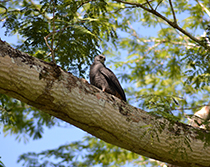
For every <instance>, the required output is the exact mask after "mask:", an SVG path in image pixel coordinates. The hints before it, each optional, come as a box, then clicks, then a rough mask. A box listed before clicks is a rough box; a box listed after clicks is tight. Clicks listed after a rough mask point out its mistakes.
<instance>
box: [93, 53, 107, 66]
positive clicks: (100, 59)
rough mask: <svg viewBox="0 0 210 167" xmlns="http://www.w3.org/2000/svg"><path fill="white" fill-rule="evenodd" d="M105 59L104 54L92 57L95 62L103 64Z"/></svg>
mask: <svg viewBox="0 0 210 167" xmlns="http://www.w3.org/2000/svg"><path fill="white" fill-rule="evenodd" d="M105 60H106V57H105V56H104V55H98V56H96V57H95V59H94V61H95V62H97V61H100V62H101V63H102V64H104V62H105Z"/></svg>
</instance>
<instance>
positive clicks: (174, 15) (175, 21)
mask: <svg viewBox="0 0 210 167" xmlns="http://www.w3.org/2000/svg"><path fill="white" fill-rule="evenodd" d="M169 4H170V6H171V10H172V13H173V17H174V23H175V24H177V20H176V14H175V12H174V8H173V4H172V2H171V0H169Z"/></svg>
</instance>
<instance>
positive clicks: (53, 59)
mask: <svg viewBox="0 0 210 167" xmlns="http://www.w3.org/2000/svg"><path fill="white" fill-rule="evenodd" d="M54 37H55V2H54V3H53V34H52V42H51V53H52V61H53V63H55V54H54V50H53V44H54Z"/></svg>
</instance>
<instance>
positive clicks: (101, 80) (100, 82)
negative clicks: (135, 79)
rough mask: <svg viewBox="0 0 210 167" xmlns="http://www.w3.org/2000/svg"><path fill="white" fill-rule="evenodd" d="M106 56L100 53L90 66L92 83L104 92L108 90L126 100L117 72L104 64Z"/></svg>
mask: <svg viewBox="0 0 210 167" xmlns="http://www.w3.org/2000/svg"><path fill="white" fill-rule="evenodd" d="M105 60H106V57H105V56H104V55H98V56H96V57H95V58H94V62H93V64H92V65H91V66H90V73H89V77H90V83H91V84H92V85H94V86H96V87H97V88H99V89H101V90H102V91H103V92H107V93H109V94H112V95H114V96H116V97H118V98H119V99H121V100H124V101H125V102H126V96H125V92H124V90H123V88H122V86H121V85H120V82H119V81H118V79H117V77H116V76H115V74H114V73H113V72H112V71H111V70H110V69H109V68H107V67H106V66H105V65H104V62H105Z"/></svg>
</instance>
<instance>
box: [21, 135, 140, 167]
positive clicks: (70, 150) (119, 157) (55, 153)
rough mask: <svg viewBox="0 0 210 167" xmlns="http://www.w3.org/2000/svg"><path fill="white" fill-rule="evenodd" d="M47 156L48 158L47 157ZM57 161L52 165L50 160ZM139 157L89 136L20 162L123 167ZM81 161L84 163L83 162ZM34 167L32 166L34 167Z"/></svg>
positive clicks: (29, 164)
mask: <svg viewBox="0 0 210 167" xmlns="http://www.w3.org/2000/svg"><path fill="white" fill-rule="evenodd" d="M46 155H47V156H46ZM52 157H53V158H54V159H56V161H57V162H56V163H52V162H51V161H50V160H48V159H50V158H52ZM138 157H139V156H138V155H136V154H135V153H131V152H129V151H126V150H124V149H120V148H119V147H117V146H113V145H111V144H106V143H105V142H103V141H101V140H99V139H95V138H94V137H90V136H87V137H85V139H84V140H83V141H78V142H73V143H71V144H67V145H62V146H60V147H59V148H57V149H52V150H47V151H43V152H41V153H32V152H30V153H26V154H23V155H21V156H20V157H19V160H18V161H22V160H23V161H25V162H24V163H25V165H26V166H27V164H28V166H31V164H33V165H34V166H36V167H38V166H48V165H50V166H67V165H68V166H72V167H73V166H75V167H80V166H81V167H85V166H87V167H88V166H95V165H97V164H100V165H101V166H104V167H105V166H122V165H124V164H125V163H126V162H127V161H133V160H134V159H136V158H138ZM81 159H82V160H83V161H81ZM33 165H32V166H33Z"/></svg>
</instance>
